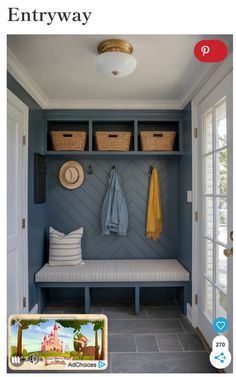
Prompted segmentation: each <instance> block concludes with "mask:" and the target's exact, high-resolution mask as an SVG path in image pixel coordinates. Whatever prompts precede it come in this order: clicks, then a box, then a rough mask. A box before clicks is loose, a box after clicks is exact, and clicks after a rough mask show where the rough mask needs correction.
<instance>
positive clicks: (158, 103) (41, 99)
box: [7, 48, 232, 110]
mask: <svg viewBox="0 0 236 377" xmlns="http://www.w3.org/2000/svg"><path fill="white" fill-rule="evenodd" d="M227 67H228V68H227ZM230 67H232V52H231V53H230V54H229V55H228V57H227V59H225V60H224V61H223V62H222V63H219V64H213V66H212V68H211V69H210V71H209V70H208V69H207V65H206V66H204V68H203V70H202V72H201V76H200V77H198V79H197V80H196V79H195V80H193V84H192V86H191V87H190V88H189V90H188V92H187V93H186V95H184V96H183V97H182V98H180V99H177V100H166V101H163V100H132V99H131V100H66V101H65V100H53V99H49V98H48V97H47V96H46V95H45V93H44V92H43V91H42V89H41V88H40V87H39V86H38V85H37V84H36V83H35V81H34V80H33V79H32V78H31V76H30V75H29V74H28V73H27V72H26V71H25V69H24V67H23V66H22V64H21V63H19V61H18V60H17V59H16V57H15V56H14V54H13V53H12V52H11V50H10V49H9V48H8V59H7V69H8V72H9V73H10V74H11V75H12V76H13V77H14V78H15V79H16V81H18V82H19V84H20V85H21V86H22V87H23V88H24V89H25V90H26V91H27V92H28V93H29V94H30V96H31V97H32V98H33V99H34V100H35V101H36V102H37V103H38V104H39V105H40V106H41V108H42V109H45V110H46V109H48V110H49V109H85V110H86V109H87V110H88V109H109V110H111V109H114V110H115V109H116V110H118V109H139V110H182V109H183V108H184V107H185V106H186V105H187V104H188V103H189V102H190V101H191V100H192V99H193V98H194V97H195V96H197V93H198V92H199V91H200V90H201V88H202V87H204V85H205V84H206V82H207V81H208V80H210V79H211V77H212V76H214V74H215V73H216V72H218V71H219V70H220V72H222V73H221V74H223V72H224V71H225V70H226V71H227V72H228V71H229V69H230ZM231 69H232V68H231Z"/></svg>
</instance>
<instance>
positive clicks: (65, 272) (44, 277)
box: [35, 259, 190, 315]
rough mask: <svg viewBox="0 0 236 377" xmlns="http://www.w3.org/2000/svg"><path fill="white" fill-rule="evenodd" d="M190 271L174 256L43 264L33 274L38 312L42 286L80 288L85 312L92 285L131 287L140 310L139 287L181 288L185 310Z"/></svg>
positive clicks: (94, 286) (41, 309) (41, 298)
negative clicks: (70, 263)
mask: <svg viewBox="0 0 236 377" xmlns="http://www.w3.org/2000/svg"><path fill="white" fill-rule="evenodd" d="M189 280H190V275H189V272H188V271H187V270H186V269H185V268H184V267H183V266H182V265H181V264H180V263H179V262H178V261H177V260H176V259H147V260H146V259H141V260H86V261H84V264H80V265H77V266H58V267H51V266H49V265H48V264H46V265H44V266H43V267H42V268H41V270H39V271H38V272H37V273H36V275H35V282H36V284H37V287H38V305H39V313H41V312H42V311H43V306H44V300H43V298H44V296H43V292H42V290H43V289H45V288H83V289H84V291H85V294H84V301H85V305H84V307H85V313H89V312H90V308H91V289H92V288H114V287H116V288H118V287H122V288H125V287H132V288H133V289H134V310H135V313H136V315H139V313H140V289H141V288H144V287H178V288H181V308H182V311H183V312H184V313H186V304H187V287H188V285H189Z"/></svg>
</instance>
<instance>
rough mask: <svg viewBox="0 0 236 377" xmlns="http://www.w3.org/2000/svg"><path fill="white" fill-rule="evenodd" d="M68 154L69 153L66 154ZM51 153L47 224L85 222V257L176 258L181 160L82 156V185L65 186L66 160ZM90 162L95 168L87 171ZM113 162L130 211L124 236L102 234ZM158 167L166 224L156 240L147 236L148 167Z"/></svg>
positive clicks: (73, 225)
mask: <svg viewBox="0 0 236 377" xmlns="http://www.w3.org/2000/svg"><path fill="white" fill-rule="evenodd" d="M67 160H68V159H67ZM67 160H62V159H55V158H49V159H48V218H49V224H50V225H52V226H53V227H56V228H58V229H59V230H61V231H63V232H65V233H66V232H71V231H72V230H73V229H76V228H77V227H79V226H83V227H84V236H83V245H82V246H83V257H84V259H132V258H133V259H146V258H148V259H152V258H162V259H168V258H176V256H177V253H178V225H177V224H178V220H177V219H178V214H177V203H178V161H177V160H175V159H167V160H166V159H159V160H153V159H152V160H151V159H146V158H144V159H143V158H136V159H134V158H132V159H130V158H125V159H121V160H119V159H116V160H110V159H99V160H94V159H91V160H83V159H78V158H75V160H77V161H79V162H80V163H81V164H82V165H83V167H84V169H85V180H84V183H83V185H82V186H81V187H80V188H78V189H76V190H68V189H66V188H64V187H63V186H62V185H61V184H60V182H59V179H58V174H59V170H60V167H61V165H62V164H63V163H64V162H65V161H67ZM89 164H91V165H92V167H93V174H91V175H89V174H87V167H88V165H89ZM113 165H115V166H116V169H117V170H118V171H119V174H120V177H121V183H122V188H123V191H124V195H125V197H126V202H127V205H128V212H129V228H128V233H127V235H126V236H124V237H117V236H102V234H101V208H102V202H103V199H104V196H105V193H106V190H107V185H108V178H109V172H110V170H111V168H112V166H113ZM151 165H152V166H156V167H157V169H158V172H159V179H160V189H161V203H162V208H163V219H164V230H163V232H162V234H161V236H160V238H159V240H157V241H153V240H147V239H146V236H145V230H146V211H147V202H148V190H149V179H150V175H149V168H150V166H151Z"/></svg>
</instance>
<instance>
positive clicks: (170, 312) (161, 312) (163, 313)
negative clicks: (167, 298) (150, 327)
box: [146, 306, 183, 318]
mask: <svg viewBox="0 0 236 377" xmlns="http://www.w3.org/2000/svg"><path fill="white" fill-rule="evenodd" d="M146 311H147V316H148V318H182V317H183V314H182V312H181V310H180V309H179V308H178V307H177V306H173V307H166V308H164V307H149V308H146Z"/></svg>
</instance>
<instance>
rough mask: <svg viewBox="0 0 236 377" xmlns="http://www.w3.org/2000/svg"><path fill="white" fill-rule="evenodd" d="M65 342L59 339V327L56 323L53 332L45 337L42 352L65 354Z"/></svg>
mask: <svg viewBox="0 0 236 377" xmlns="http://www.w3.org/2000/svg"><path fill="white" fill-rule="evenodd" d="M63 345H64V344H63V340H60V339H59V337H58V327H57V325H56V323H55V325H54V328H53V332H52V331H51V334H50V335H48V336H46V335H45V336H44V338H43V341H42V342H41V352H48V351H54V352H63Z"/></svg>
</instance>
